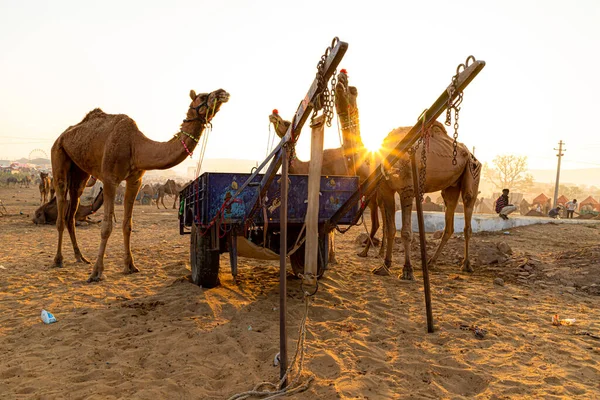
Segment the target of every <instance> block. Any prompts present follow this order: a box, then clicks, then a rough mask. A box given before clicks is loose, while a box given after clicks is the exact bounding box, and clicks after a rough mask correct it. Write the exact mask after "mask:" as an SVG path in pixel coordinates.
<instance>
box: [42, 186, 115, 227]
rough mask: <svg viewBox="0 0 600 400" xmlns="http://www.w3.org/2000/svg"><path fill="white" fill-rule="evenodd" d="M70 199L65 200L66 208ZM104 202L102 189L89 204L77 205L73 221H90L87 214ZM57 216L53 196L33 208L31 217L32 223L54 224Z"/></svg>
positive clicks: (94, 210) (93, 211)
mask: <svg viewBox="0 0 600 400" xmlns="http://www.w3.org/2000/svg"><path fill="white" fill-rule="evenodd" d="M69 203H70V200H67V208H68V207H69ZM103 203H104V194H103V191H102V189H100V192H99V193H98V195H97V196H96V198H95V199H94V202H93V203H92V204H90V205H87V206H84V205H81V204H80V205H79V207H77V212H76V213H75V221H77V222H88V223H90V222H91V221H90V220H89V219H88V216H89V215H91V214H94V213H95V212H96V211H98V209H99V208H100V207H101V206H102V204H103ZM57 216H58V209H57V206H56V197H53V198H52V199H51V200H50V201H49V202H47V203H46V204H44V205H41V206H40V207H39V208H38V209H37V210H35V215H34V217H33V219H32V221H33V223H34V224H36V225H42V224H48V225H54V224H55V223H56V219H57Z"/></svg>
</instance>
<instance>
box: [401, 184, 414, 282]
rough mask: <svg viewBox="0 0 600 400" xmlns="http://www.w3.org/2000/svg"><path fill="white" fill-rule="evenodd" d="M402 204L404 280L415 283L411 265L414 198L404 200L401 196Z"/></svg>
mask: <svg viewBox="0 0 600 400" xmlns="http://www.w3.org/2000/svg"><path fill="white" fill-rule="evenodd" d="M400 198H401V200H400V204H401V205H402V231H401V237H402V246H404V268H403V269H402V279H404V280H409V281H414V280H415V276H414V274H413V267H412V264H411V263H410V244H411V242H412V202H413V197H412V196H410V197H406V196H405V198H402V196H400Z"/></svg>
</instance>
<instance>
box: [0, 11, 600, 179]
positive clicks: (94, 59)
mask: <svg viewBox="0 0 600 400" xmlns="http://www.w3.org/2000/svg"><path fill="white" fill-rule="evenodd" d="M598 21H600V1H598V0H578V1H569V2H566V1H554V0H544V1H527V0H518V1H513V0H508V1H462V0H455V1H445V0H432V1H427V2H417V1H400V0H398V1H374V0H371V1H368V2H367V1H353V0H347V1H344V2H330V1H312V0H306V1H302V2H283V1H258V0H255V1H241V0H239V1H226V0H222V1H202V0H195V1H177V0H173V1H169V2H163V1H149V0H146V1H112V0H105V1H102V2H85V1H61V0H57V1H52V2H48V1H36V0H32V1H28V2H22V1H8V0H0V159H6V158H8V159H15V158H19V157H28V156H29V154H30V152H31V151H32V150H34V149H40V150H43V151H45V152H46V153H48V154H49V150H50V147H51V146H52V143H53V142H54V140H55V139H56V138H57V137H58V136H59V135H60V134H61V133H62V132H63V131H64V130H65V129H66V128H68V127H69V126H70V125H74V124H76V123H78V122H79V121H81V119H82V118H83V117H84V116H85V114H86V113H87V112H88V111H90V110H92V109H94V108H96V107H100V108H102V109H103V110H104V111H105V112H107V113H114V114H127V115H129V116H130V117H131V118H133V119H134V120H135V121H136V122H137V124H138V127H139V128H140V130H141V131H142V132H143V133H144V134H145V135H146V136H148V137H150V138H152V139H154V140H160V141H166V140H168V139H170V138H171V137H172V136H173V134H174V133H176V132H177V131H178V128H179V125H180V123H181V121H182V119H183V118H184V117H185V114H186V111H187V108H188V105H189V102H190V99H189V91H190V89H194V90H195V91H196V92H199V93H200V92H209V91H213V90H216V89H218V88H223V89H225V90H227V91H228V92H229V93H230V94H231V99H230V101H229V103H227V104H225V105H223V106H222V107H221V111H220V112H219V114H218V115H217V116H216V117H215V119H214V120H213V130H212V132H210V134H209V137H208V146H207V149H206V157H207V158H239V159H251V160H259V161H260V160H262V159H264V157H265V154H266V151H267V142H268V136H269V123H268V115H269V114H270V113H271V110H272V109H274V108H277V109H278V110H279V112H280V114H281V115H282V116H283V117H284V118H286V119H291V118H292V115H293V113H294V112H295V110H296V108H297V106H298V104H299V102H300V100H301V99H302V98H303V97H304V95H305V94H306V92H307V90H308V88H309V86H310V84H311V82H312V80H313V79H314V76H315V72H316V65H317V62H318V61H319V59H320V57H321V54H323V52H324V50H325V48H326V47H327V46H328V45H329V44H330V43H331V40H332V39H333V37H335V36H337V37H339V38H340V40H343V41H345V42H347V43H348V45H349V46H348V51H347V53H346V55H345V56H344V58H343V60H342V62H341V64H340V68H346V69H347V70H348V73H349V79H350V84H351V85H355V86H357V87H358V91H359V97H358V105H359V108H360V118H361V131H362V135H363V141H364V142H365V143H366V144H367V145H368V146H370V147H377V146H378V144H379V143H380V142H381V140H382V138H383V137H384V136H385V135H386V134H387V133H388V132H389V131H390V130H391V129H393V128H395V127H398V126H408V125H413V124H414V123H415V122H416V120H417V118H418V116H419V115H420V114H421V112H422V111H423V110H424V109H425V108H427V107H429V106H430V105H431V104H432V103H433V102H434V101H435V99H437V97H438V96H439V95H440V94H441V93H442V91H443V90H445V88H446V87H447V85H448V84H449V83H450V79H451V77H452V75H454V73H455V70H456V67H457V65H458V64H460V63H463V62H464V61H465V59H466V58H467V57H468V56H469V55H474V56H475V57H476V58H477V59H479V60H484V61H485V62H486V67H485V68H484V69H483V70H482V71H481V73H480V74H479V75H478V76H477V77H476V78H475V80H474V81H473V82H472V83H471V84H470V85H469V86H468V87H467V88H466V89H465V91H464V102H463V106H462V110H461V115H460V128H459V141H461V142H463V143H465V144H466V145H467V146H468V147H469V148H473V147H474V148H475V154H476V156H477V157H478V158H479V159H481V160H482V161H484V162H486V161H487V162H491V161H492V159H493V158H494V157H495V156H496V155H499V154H518V155H526V156H527V157H528V160H529V167H530V168H531V169H555V168H556V160H557V159H556V151H555V150H554V148H556V147H558V142H559V140H563V141H564V142H565V143H566V146H565V147H566V152H565V156H564V158H563V165H562V167H563V168H565V169H574V168H593V167H599V168H600V157H598V156H597V153H598V151H599V150H600V128H599V125H598V123H597V122H596V121H595V118H594V115H596V114H597V113H598V110H599V109H600V98H599V96H598V95H599V94H600V77H599V76H598V73H599V72H600V52H599V51H598V43H600V24H598ZM307 132H308V124H306V128H305V129H304V133H303V135H302V136H301V139H300V142H299V143H298V154H299V156H300V158H302V159H307V158H308V156H309V146H310V143H309V140H310V135H309V133H307ZM325 136H326V139H325V146H326V147H339V145H340V142H339V136H338V130H337V128H336V126H335V125H334V126H333V127H332V128H328V129H327V130H326V132H325ZM196 153H199V152H196ZM197 157H198V155H197V154H195V155H194V158H195V159H197Z"/></svg>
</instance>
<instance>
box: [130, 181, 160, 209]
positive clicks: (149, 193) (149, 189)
mask: <svg viewBox="0 0 600 400" xmlns="http://www.w3.org/2000/svg"><path fill="white" fill-rule="evenodd" d="M155 194H156V191H155V190H154V187H153V186H152V185H151V184H149V183H147V184H145V185H144V186H142V188H141V189H140V190H139V192H138V194H137V196H136V198H135V200H136V201H137V202H138V204H139V205H143V204H144V199H149V203H148V204H150V205H152V202H153V201H154V195H155Z"/></svg>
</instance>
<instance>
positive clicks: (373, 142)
mask: <svg viewBox="0 0 600 400" xmlns="http://www.w3.org/2000/svg"><path fill="white" fill-rule="evenodd" d="M362 140H363V144H364V145H365V148H366V149H367V150H369V151H370V152H372V153H377V152H379V151H380V150H381V139H379V140H378V139H377V138H374V137H372V136H367V137H364V138H362Z"/></svg>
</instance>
